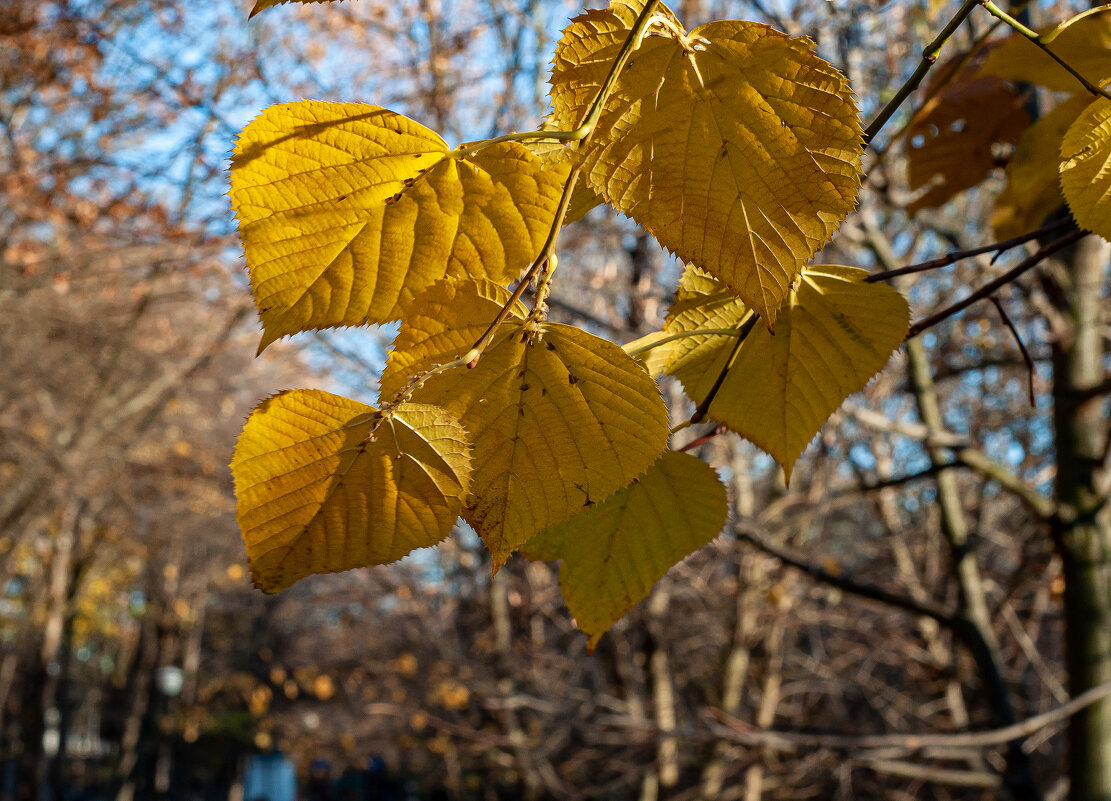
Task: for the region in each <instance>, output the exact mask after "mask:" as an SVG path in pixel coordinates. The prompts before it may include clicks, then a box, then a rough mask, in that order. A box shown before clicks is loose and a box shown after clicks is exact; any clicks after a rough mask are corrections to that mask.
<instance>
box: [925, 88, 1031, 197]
mask: <svg viewBox="0 0 1111 801" xmlns="http://www.w3.org/2000/svg"><path fill="white" fill-rule="evenodd" d="M1029 125H1030V115H1029V114H1028V113H1027V112H1026V110H1025V109H1024V108H1023V107H1022V104H1021V102H1020V101H1019V97H1018V94H1017V93H1016V92H1015V90H1014V89H1013V88H1011V86H1010V84H1008V83H1007V82H1006V81H1003V80H1002V79H999V78H974V79H971V80H967V79H966V80H960V79H958V80H957V81H956V82H954V83H951V84H949V85H948V86H947V87H946V88H945V89H943V90H942V91H941V92H940V93H939V94H938V95H937V97H935V98H934V99H933V101H931V103H930V106H929V108H928V109H926V110H925V112H924V113H923V114H922V115H921V116H920V117H919V119H918V121H917V122H916V123H915V124H914V125H913V126H911V127H910V128H909V129H908V130H907V134H906V137H907V144H908V147H907V179H908V183H909V185H910V188H911V189H912V190H917V189H922V188H928V191H926V192H925V193H924V194H923V195H922V196H921V197H919V198H918V199H917V200H915V201H914V202H913V203H911V204H910V206H908V207H907V211H908V212H909V213H911V214H915V213H917V212H918V211H920V210H921V209H926V208H936V207H937V206H940V205H941V204H943V203H945V202H946V201H947V200H949V199H950V198H952V197H953V196H954V195H956V194H957V193H959V192H963V191H964V190H966V189H969V188H971V187H973V186H976V185H977V184H979V183H980V182H981V181H983V180H984V179H985V178H987V177H988V175H989V174H990V173H991V171H992V170H993V169H994V168H995V167H996V166H997V165H998V164H999V159H998V154H997V153H996V152H995V150H996V148H997V147H998V146H1000V145H1004V144H1011V143H1012V142H1014V141H1015V140H1016V139H1018V137H1019V136H1020V135H1021V134H1022V132H1023V131H1024V130H1026V128H1027V127H1028V126H1029Z"/></svg>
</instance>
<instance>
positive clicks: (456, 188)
mask: <svg viewBox="0 0 1111 801" xmlns="http://www.w3.org/2000/svg"><path fill="white" fill-rule="evenodd" d="M561 192H562V182H561V180H560V178H559V176H558V175H557V174H555V173H554V172H551V171H545V170H544V169H543V165H542V163H541V161H540V159H538V158H537V157H536V156H534V155H533V154H532V153H530V152H529V151H528V150H527V149H526V148H524V147H523V146H521V145H519V144H516V143H512V142H508V143H502V144H499V145H494V146H491V147H489V148H486V149H484V150H481V151H479V152H478V153H476V154H475V155H473V156H470V157H468V158H466V159H459V158H456V154H455V152H454V151H452V150H451V149H450V148H448V146H447V144H446V143H445V142H444V141H443V139H441V138H440V137H439V136H438V135H437V134H436V133H434V132H433V131H431V130H429V129H428V128H425V127H424V126H423V125H420V124H418V123H416V122H413V121H412V120H410V119H408V118H406V117H403V116H401V115H400V114H395V113H394V112H391V111H387V110H386V109H383V108H379V107H378V106H370V105H364V104H358V103H321V102H317V101H302V102H300V103H287V104H282V105H278V106H272V107H271V108H269V109H267V110H266V111H265V112H264V113H263V114H262V115H261V116H260V117H258V118H257V119H255V120H254V121H253V122H251V124H250V125H248V126H247V127H246V128H245V129H244V131H243V133H242V134H241V135H240V138H239V141H238V142H237V144H236V148H235V154H234V156H233V159H232V173H231V199H232V205H233V207H234V208H235V211H236V214H237V216H238V218H239V230H240V234H241V236H242V238H243V245H244V250H245V252H246V256H247V268H248V271H249V272H250V277H251V289H252V291H253V293H254V296H255V303H256V305H257V306H258V310H259V315H260V317H261V318H262V323H263V327H264V332H265V333H264V335H263V338H262V344H261V346H260V350H261V348H264V347H266V345H268V344H269V343H271V342H273V341H274V340H276V339H278V338H280V337H282V336H286V335H288V334H294V333H297V332H299V331H308V330H314V329H321V328H331V327H336V326H347V325H361V324H364V323H381V322H388V321H391V320H396V319H399V318H400V316H401V312H402V310H403V309H404V307H405V306H406V305H407V304H408V303H409V301H411V300H412V298H413V297H414V296H416V295H417V294H419V293H420V292H421V291H423V290H424V289H425V288H427V287H428V286H430V285H431V284H433V283H435V282H436V281H437V280H438V279H440V278H444V277H445V276H470V277H474V278H483V277H485V278H490V279H492V280H494V281H496V282H498V283H505V282H508V281H511V280H513V279H514V278H516V277H517V276H518V275H520V273H521V272H522V271H523V270H524V269H525V268H526V267H527V266H528V265H529V264H530V263H531V262H532V261H533V259H535V257H536V255H537V254H538V253H539V250H540V247H541V245H542V244H543V242H544V239H545V238H546V236H547V234H548V230H549V228H550V226H551V222H552V219H553V216H554V213H555V208H556V206H557V205H558V203H559V197H560V194H561Z"/></svg>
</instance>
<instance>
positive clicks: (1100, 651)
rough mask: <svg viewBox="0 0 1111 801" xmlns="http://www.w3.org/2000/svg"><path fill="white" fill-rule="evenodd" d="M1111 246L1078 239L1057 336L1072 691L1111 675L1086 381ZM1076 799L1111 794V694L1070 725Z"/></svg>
mask: <svg viewBox="0 0 1111 801" xmlns="http://www.w3.org/2000/svg"><path fill="white" fill-rule="evenodd" d="M1109 258H1111V247H1109V246H1108V244H1107V243H1106V242H1104V241H1102V240H1100V239H1098V238H1096V237H1089V238H1087V239H1085V240H1083V241H1081V242H1080V244H1078V245H1077V247H1076V250H1075V252H1074V253H1073V254H1072V256H1071V260H1070V262H1069V264H1068V266H1067V268H1066V270H1065V273H1064V275H1063V281H1064V282H1065V283H1067V284H1068V285H1067V286H1064V287H1061V289H1062V295H1061V297H1062V298H1063V299H1064V300H1065V301H1066V302H1067V304H1068V308H1067V309H1065V310H1064V311H1065V312H1066V314H1067V317H1068V320H1069V324H1070V325H1069V330H1067V331H1061V332H1058V336H1057V338H1056V341H1055V342H1054V345H1053V401H1054V410H1053V421H1054V428H1055V434H1056V444H1057V485H1056V493H1057V500H1058V502H1059V508H1060V512H1059V514H1058V515H1057V517H1056V518H1055V519H1054V521H1053V534H1054V539H1055V542H1056V545H1057V548H1058V549H1059V551H1060V554H1061V558H1062V560H1063V564H1064V573H1065V599H1064V600H1065V620H1066V626H1067V633H1066V639H1065V648H1066V663H1067V666H1068V672H1069V692H1070V693H1071V694H1072V695H1073V696H1074V697H1075V696H1076V695H1078V694H1080V693H1082V692H1084V691H1085V690H1087V689H1090V688H1091V687H1094V686H1096V685H1097V684H1102V683H1104V682H1108V681H1111V522H1109V520H1108V515H1107V510H1104V509H1102V507H1101V504H1102V502H1103V501H1105V500H1106V498H1104V497H1102V493H1101V492H1100V490H1099V486H1098V484H1097V480H1096V479H1097V471H1098V470H1099V467H1100V465H1101V463H1102V461H1103V454H1104V450H1105V447H1106V442H1107V435H1108V421H1107V416H1106V414H1105V408H1106V407H1105V402H1106V398H1105V397H1103V396H1097V397H1088V396H1087V394H1086V390H1091V389H1093V388H1094V387H1098V386H1100V385H1101V384H1102V383H1103V381H1104V375H1103V358H1104V345H1103V341H1102V337H1101V334H1100V330H1099V328H1100V311H1101V305H1102V304H1103V302H1104V301H1103V300H1102V298H1101V284H1102V279H1103V273H1104V272H1105V271H1106V269H1107V264H1108V261H1109ZM1069 778H1070V782H1071V790H1070V798H1071V799H1072V801H1111V699H1108V698H1105V699H1103V700H1102V701H1099V702H1097V703H1095V704H1092V705H1091V706H1089V707H1088V708H1087V709H1085V710H1084V711H1083V712H1080V713H1079V714H1077V715H1076V716H1074V717H1073V718H1072V720H1071V722H1070V725H1069Z"/></svg>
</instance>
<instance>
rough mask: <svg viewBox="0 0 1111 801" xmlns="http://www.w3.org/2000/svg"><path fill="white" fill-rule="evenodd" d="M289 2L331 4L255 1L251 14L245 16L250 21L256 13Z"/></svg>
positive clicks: (316, 0) (309, 0) (310, 0)
mask: <svg viewBox="0 0 1111 801" xmlns="http://www.w3.org/2000/svg"><path fill="white" fill-rule="evenodd" d="M290 2H298V3H327V2H333V0H257V2H256V3H255V5H254V7H253V8H252V9H251V13H250V14H248V15H247V18H248V19H250V18H251V17H253V16H254V15H255V14H257V13H258V12H260V11H263V10H265V9H267V8H273V7H274V6H280V5H282V4H283V3H290Z"/></svg>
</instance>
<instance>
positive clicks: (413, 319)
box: [382, 282, 668, 568]
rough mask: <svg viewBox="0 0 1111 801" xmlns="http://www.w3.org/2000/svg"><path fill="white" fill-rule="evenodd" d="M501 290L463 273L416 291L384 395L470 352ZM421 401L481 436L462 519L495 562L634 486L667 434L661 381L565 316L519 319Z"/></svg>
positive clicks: (430, 383) (437, 380)
mask: <svg viewBox="0 0 1111 801" xmlns="http://www.w3.org/2000/svg"><path fill="white" fill-rule="evenodd" d="M492 294H494V293H492V292H491V291H489V289H488V288H487V289H485V290H484V288H483V287H482V286H481V285H476V284H473V283H471V282H459V283H457V284H456V285H455V286H454V287H451V288H448V287H445V286H444V285H442V284H441V285H437V286H436V287H433V289H432V290H430V291H429V292H427V293H426V294H425V295H424V296H422V297H421V298H418V299H417V301H416V302H414V304H413V307H412V311H411V314H410V315H408V316H407V317H406V319H405V321H404V322H403V323H402V327H401V331H400V332H399V333H398V338H397V341H396V343H395V349H394V352H393V353H392V354H391V355H390V361H389V364H388V365H387V369H386V374H385V376H384V377H383V382H382V387H383V393H384V394H383V396H384V397H385V395H386V394H387V393H390V392H394V391H396V389H397V388H399V387H401V386H403V385H404V382H405V379H406V377H407V376H409V375H414V374H419V373H420V372H422V371H424V370H427V369H429V368H431V367H432V366H433V365H434V364H442V363H446V362H449V361H451V360H452V359H454V358H457V357H458V356H459V355H460V353H461V352H465V350H466V349H467V348H468V347H469V346H470V343H471V342H473V339H472V338H471V335H472V334H474V333H475V332H477V333H478V334H481V332H482V331H483V330H485V327H486V325H487V324H488V323H489V321H490V320H491V319H493V316H494V314H496V312H497V309H498V308H500V306H501V304H500V303H499V302H497V300H491V299H489V296H490V295H492ZM474 295H481V297H474ZM468 296H471V297H468ZM459 332H463V333H459ZM475 338H477V336H476V337H475ZM463 342H465V343H466V344H463V345H460V343H463ZM413 398H414V399H415V400H418V401H420V402H422V403H429V404H433V405H437V406H443V407H444V408H445V409H447V410H448V411H449V412H451V413H452V414H454V415H456V416H458V417H459V419H460V421H461V422H462V423H463V425H464V426H465V427H466V429H467V431H468V432H469V433H470V435H471V437H472V439H473V441H474V443H475V450H474V454H473V458H474V465H475V470H474V474H473V477H472V485H471V492H472V494H471V499H470V503H469V505H468V507H467V509H466V511H465V512H464V515H463V516H464V518H465V519H466V520H467V522H468V523H470V524H471V525H472V526H474V528H475V530H476V531H477V532H478V533H479V535H480V536H481V537H482V539H483V541H484V542H485V543H486V546H487V548H489V550H490V552H491V554H492V556H493V560H494V565H495V568H496V567H500V566H501V564H503V563H504V562H505V560H506V559H507V558H508V557H509V555H510V554H511V553H512V552H513V551H515V550H516V549H518V548H519V547H520V546H521V545H523V544H524V543H525V542H527V541H528V540H529V539H531V538H532V537H533V536H534V535H535V534H537V533H538V532H540V531H542V530H543V529H545V528H547V527H548V526H550V525H552V524H553V523H557V522H560V521H562V520H566V519H567V518H569V517H571V516H572V515H573V514H575V513H576V512H578V511H579V510H580V509H582V508H584V507H587V506H590V505H591V504H594V503H598V502H600V501H602V500H604V499H605V498H607V497H608V496H609V495H611V494H612V493H614V492H616V491H617V490H618V489H620V488H621V487H623V486H625V485H626V484H628V483H629V482H630V481H631V480H632V479H633V478H635V477H636V476H637V475H639V474H640V473H642V472H643V471H644V470H646V469H647V468H648V467H649V466H650V465H651V464H652V463H653V462H654V461H655V459H656V457H657V456H658V455H659V454H660V452H661V451H662V450H663V448H664V446H665V445H666V442H667V436H668V422H667V413H666V409H665V407H664V403H663V399H662V398H661V397H660V393H659V390H658V389H657V388H656V385H655V383H654V382H653V381H652V379H651V378H649V377H648V376H647V375H646V374H645V372H644V371H643V370H642V369H641V368H640V367H639V365H637V363H636V362H634V361H633V360H632V359H630V358H629V357H628V356H627V355H626V354H625V353H624V352H623V351H622V350H621V349H620V348H618V347H617V346H616V345H614V344H613V343H611V342H608V341H606V340H604V339H601V338H599V337H596V336H594V335H593V334H590V333H588V332H586V331H583V330H581V329H578V328H573V327H571V326H565V325H558V324H548V323H545V324H540V325H538V326H536V327H535V329H534V333H532V334H530V333H529V330H528V328H527V327H526V324H525V323H523V322H522V321H521V319H520V318H519V317H516V316H515V317H512V318H511V319H510V320H509V321H508V322H507V323H506V324H505V325H504V326H503V327H502V330H501V331H500V332H499V334H498V335H497V336H496V337H495V338H494V340H493V343H492V344H491V345H490V347H489V348H487V350H486V352H485V353H484V354H483V356H482V359H481V360H480V361H479V363H478V365H477V366H476V367H475V368H474V369H473V370H467V369H465V368H459V369H455V370H450V371H447V372H444V373H441V374H439V375H436V376H434V377H431V378H429V379H428V380H427V382H425V383H424V384H423V385H422V386H421V387H420V388H419V389H418V390H417V391H416V392H415V393H414V394H413Z"/></svg>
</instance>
